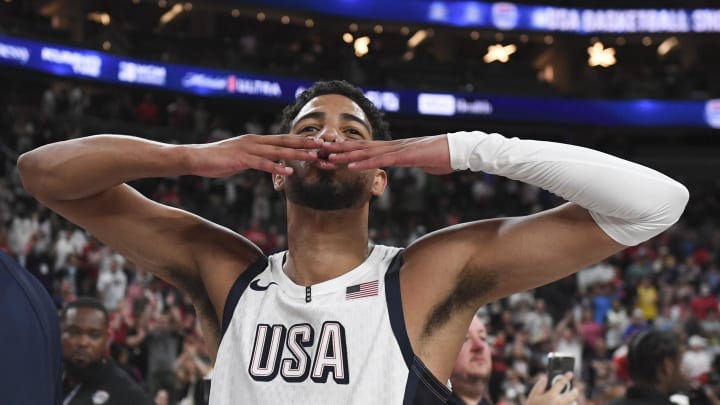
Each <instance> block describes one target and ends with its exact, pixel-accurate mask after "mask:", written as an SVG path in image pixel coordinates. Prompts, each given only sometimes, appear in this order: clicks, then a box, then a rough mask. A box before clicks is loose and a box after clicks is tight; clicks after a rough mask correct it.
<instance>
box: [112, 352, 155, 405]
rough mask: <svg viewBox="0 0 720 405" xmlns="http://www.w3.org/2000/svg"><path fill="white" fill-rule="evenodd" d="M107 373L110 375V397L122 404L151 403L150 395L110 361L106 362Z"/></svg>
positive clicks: (141, 404)
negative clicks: (120, 401) (119, 399)
mask: <svg viewBox="0 0 720 405" xmlns="http://www.w3.org/2000/svg"><path fill="white" fill-rule="evenodd" d="M107 371H108V373H109V374H110V375H112V380H111V384H110V386H109V387H108V389H109V390H111V393H110V395H114V396H116V397H119V398H121V399H122V403H128V404H130V403H132V404H133V405H144V404H149V403H152V401H151V397H150V394H149V393H148V392H147V391H145V389H143V388H142V387H141V386H140V384H138V383H137V382H135V380H133V379H132V378H131V377H130V376H129V375H128V373H127V372H125V370H123V369H122V368H120V366H119V365H117V364H116V363H115V362H113V361H112V360H109V361H108V366H107Z"/></svg>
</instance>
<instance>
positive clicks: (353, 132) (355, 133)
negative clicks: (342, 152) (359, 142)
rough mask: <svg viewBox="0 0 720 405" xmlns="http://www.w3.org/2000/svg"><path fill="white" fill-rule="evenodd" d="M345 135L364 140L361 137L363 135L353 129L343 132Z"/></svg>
mask: <svg viewBox="0 0 720 405" xmlns="http://www.w3.org/2000/svg"><path fill="white" fill-rule="evenodd" d="M345 133H346V134H348V135H349V136H350V137H352V138H355V139H364V138H365V137H364V136H363V134H362V133H361V132H360V131H358V130H357V129H355V128H348V129H346V130H345Z"/></svg>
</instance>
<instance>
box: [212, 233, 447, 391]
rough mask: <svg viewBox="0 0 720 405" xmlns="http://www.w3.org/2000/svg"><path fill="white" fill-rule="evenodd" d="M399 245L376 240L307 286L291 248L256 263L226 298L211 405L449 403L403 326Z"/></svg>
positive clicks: (443, 387) (240, 278)
mask: <svg viewBox="0 0 720 405" xmlns="http://www.w3.org/2000/svg"><path fill="white" fill-rule="evenodd" d="M401 252H402V250H401V249H399V248H394V247H387V246H379V245H376V246H374V247H373V249H372V252H371V253H370V255H369V257H368V258H367V259H366V260H365V262H364V263H362V264H361V265H360V266H358V267H357V268H355V269H353V270H351V271H350V272H348V273H345V274H343V275H342V276H340V277H337V278H334V279H332V280H328V281H325V282H322V283H320V284H315V285H312V286H309V287H304V286H300V285H297V284H295V283H294V282H293V281H292V280H290V279H289V278H288V277H287V275H285V272H284V271H283V263H284V261H285V255H286V252H282V253H278V254H275V255H272V256H270V257H269V258H264V257H263V258H261V259H260V260H258V262H256V263H255V264H253V265H252V266H250V267H249V268H248V269H247V270H246V271H245V272H244V273H243V274H242V275H241V276H240V277H239V278H238V280H237V281H236V282H235V284H234V285H233V287H232V289H231V291H230V294H229V295H228V299H227V302H226V304H225V308H224V315H223V336H222V340H221V343H220V347H219V350H218V354H217V360H216V362H215V369H214V370H213V373H212V383H211V388H210V404H211V405H231V404H232V405H234V404H444V403H445V402H446V400H447V397H448V395H449V390H448V388H447V387H446V386H445V385H443V384H442V383H440V382H439V381H438V380H437V379H436V378H435V377H434V376H433V375H432V374H431V373H430V372H429V371H428V370H427V369H426V368H425V366H424V365H423V364H422V362H421V361H420V360H419V359H418V358H417V357H416V356H415V355H414V353H413V351H412V348H411V346H410V341H409V339H408V336H407V332H406V331H405V321H404V318H403V312H402V303H401V299H400V282H399V270H400V267H401V266H402V253H401Z"/></svg>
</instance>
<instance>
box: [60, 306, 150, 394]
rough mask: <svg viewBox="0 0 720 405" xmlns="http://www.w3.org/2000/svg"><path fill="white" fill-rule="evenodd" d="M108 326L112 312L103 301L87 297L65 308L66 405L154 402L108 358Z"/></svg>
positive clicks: (63, 325)
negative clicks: (107, 309)
mask: <svg viewBox="0 0 720 405" xmlns="http://www.w3.org/2000/svg"><path fill="white" fill-rule="evenodd" d="M108 326H109V325H108V313H107V311H106V309H105V307H103V306H102V303H100V301H97V300H95V299H92V298H87V297H83V298H79V299H77V300H75V301H73V302H72V303H70V304H68V305H67V306H65V307H64V308H63V311H62V314H61V316H60V327H61V332H62V335H61V336H62V350H63V360H64V363H65V377H64V389H63V395H64V398H65V399H64V401H63V404H66V405H80V404H107V405H127V404H133V405H135V404H137V405H142V404H151V403H152V400H151V399H150V396H149V395H147V393H145V391H143V389H142V388H141V387H140V386H139V385H137V384H136V383H135V382H134V381H133V380H132V379H131V378H130V376H129V375H127V373H126V372H125V371H124V370H123V369H122V368H120V367H118V366H117V364H115V362H114V361H113V360H112V359H110V358H108V357H106V356H105V351H106V350H107V347H108V338H109V335H108Z"/></svg>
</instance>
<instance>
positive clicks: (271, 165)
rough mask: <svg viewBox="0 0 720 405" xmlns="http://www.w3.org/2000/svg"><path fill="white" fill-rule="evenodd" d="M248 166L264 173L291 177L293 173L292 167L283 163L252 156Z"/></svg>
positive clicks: (249, 158)
mask: <svg viewBox="0 0 720 405" xmlns="http://www.w3.org/2000/svg"><path fill="white" fill-rule="evenodd" d="M247 166H248V167H250V168H253V169H256V170H262V171H264V172H268V173H272V174H279V175H282V176H289V175H291V174H292V173H293V169H292V167H288V166H285V165H283V164H282V163H278V162H273V161H272V160H268V159H264V158H261V157H258V156H250V157H248V160H247Z"/></svg>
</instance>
